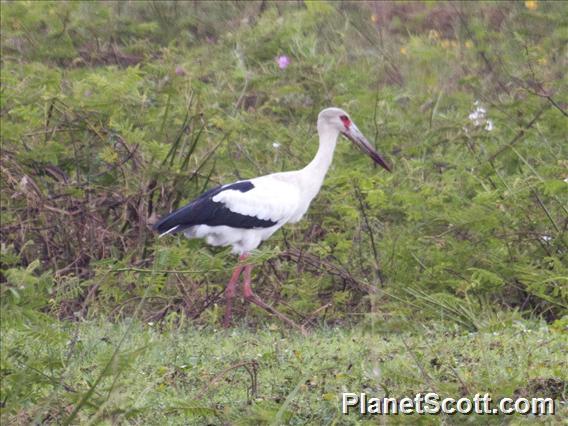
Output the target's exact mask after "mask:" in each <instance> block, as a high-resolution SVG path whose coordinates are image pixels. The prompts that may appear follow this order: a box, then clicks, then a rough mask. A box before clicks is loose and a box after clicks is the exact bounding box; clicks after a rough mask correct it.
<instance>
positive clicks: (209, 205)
mask: <svg viewBox="0 0 568 426" xmlns="http://www.w3.org/2000/svg"><path fill="white" fill-rule="evenodd" d="M253 188H254V185H253V184H252V182H250V181H243V182H236V183H233V184H231V185H226V186H219V187H217V188H213V189H210V190H209V191H207V192H205V193H203V194H202V195H201V196H200V197H199V198H196V199H195V200H193V201H192V202H191V203H189V204H188V205H186V206H185V207H182V208H180V209H177V210H175V211H174V212H172V213H170V214H169V215H167V216H166V217H164V218H162V219H161V220H160V221H159V222H158V223H156V224H155V225H154V229H155V230H156V231H158V232H159V233H160V234H163V233H164V232H168V231H169V230H170V229H172V228H174V227H176V226H178V228H177V229H176V230H175V231H173V232H172V233H174V234H175V233H177V232H182V231H183V230H184V229H187V228H189V227H190V226H195V225H209V226H220V225H225V226H230V227H232V228H245V229H252V228H270V227H271V226H274V225H276V223H277V222H273V221H271V220H264V219H259V218H257V217H254V216H247V215H243V214H239V213H235V212H232V211H231V210H229V209H228V208H227V207H225V205H224V204H223V203H216V202H215V201H213V197H215V195H217V194H219V193H220V192H223V191H227V190H229V189H232V190H237V191H241V192H248V191H250V190H251V189H253Z"/></svg>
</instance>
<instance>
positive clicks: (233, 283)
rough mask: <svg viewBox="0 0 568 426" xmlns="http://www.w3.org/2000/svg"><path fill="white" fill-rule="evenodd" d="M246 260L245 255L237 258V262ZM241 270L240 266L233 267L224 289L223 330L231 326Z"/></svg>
mask: <svg viewBox="0 0 568 426" xmlns="http://www.w3.org/2000/svg"><path fill="white" fill-rule="evenodd" d="M246 258H247V255H246V254H243V255H241V256H240V257H239V261H242V260H245V259H246ZM242 270H243V267H242V266H241V265H240V264H239V265H237V266H236V267H235V269H234V270H233V275H231V279H230V280H229V283H228V284H227V288H226V289H225V299H226V302H227V304H226V305H225V318H224V319H223V327H225V328H229V327H230V326H231V321H232V319H233V300H234V298H235V295H236V294H237V281H238V280H239V276H240V275H241V271H242Z"/></svg>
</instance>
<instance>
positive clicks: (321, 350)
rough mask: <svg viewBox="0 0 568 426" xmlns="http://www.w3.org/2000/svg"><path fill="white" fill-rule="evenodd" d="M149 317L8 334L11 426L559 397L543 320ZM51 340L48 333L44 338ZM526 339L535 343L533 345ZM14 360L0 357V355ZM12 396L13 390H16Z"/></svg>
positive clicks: (321, 418) (255, 418)
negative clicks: (372, 322)
mask: <svg viewBox="0 0 568 426" xmlns="http://www.w3.org/2000/svg"><path fill="white" fill-rule="evenodd" d="M157 327H158V326H157V325H156V324H145V325H141V324H139V323H131V324H127V323H122V324H116V325H112V324H109V323H106V322H87V323H79V324H61V325H59V326H57V327H55V328H53V329H52V330H51V333H50V335H49V336H46V335H45V334H42V333H44V332H43V331H42V332H40V334H36V333H35V330H33V329H30V330H26V331H9V332H7V333H6V334H5V336H4V338H6V339H9V341H10V342H11V345H10V349H9V350H8V351H7V352H8V353H3V355H2V361H3V363H4V368H5V369H6V370H5V371H9V372H10V375H9V376H8V377H7V378H5V380H6V382H5V383H4V387H5V389H6V391H7V394H8V395H10V398H9V400H8V401H6V402H7V404H8V406H9V407H10V410H9V412H8V413H6V412H5V413H4V417H3V418H4V419H5V420H6V421H7V423H10V424H12V423H18V424H25V423H29V422H31V421H36V422H37V421H50V422H56V423H60V422H62V421H69V420H70V417H72V418H74V420H73V422H74V423H77V422H79V423H91V424H93V423H94V424H101V423H102V424H120V423H124V422H128V423H134V424H188V423H190V424H204V423H206V422H210V423H211V424H227V423H229V424H243V425H244V424H246V425H256V424H284V423H286V424H306V423H308V424H367V423H370V424H374V423H376V422H377V421H378V420H377V419H372V418H364V417H361V416H359V415H358V414H350V415H349V416H347V417H346V416H344V415H343V414H341V399H340V398H341V392H356V393H357V392H367V393H368V394H369V395H372V396H385V395H386V396H394V397H403V396H413V395H414V394H416V393H418V392H427V391H434V392H437V393H439V394H440V395H442V396H451V397H456V398H457V397H461V396H470V397H471V396H473V395H474V394H475V393H485V392H488V393H490V394H491V396H492V398H494V399H499V398H501V397H514V396H524V397H533V396H553V397H554V398H556V399H557V400H558V401H560V400H562V399H563V398H565V395H566V380H568V375H567V371H568V368H567V367H568V365H567V361H566V357H565V353H564V354H563V348H564V349H565V348H566V345H567V343H568V341H567V339H566V336H565V334H563V333H561V332H559V331H554V330H551V329H549V328H548V327H546V325H544V324H542V323H537V322H518V323H515V324H514V326H513V327H510V328H508V329H505V330H503V331H500V332H493V333H463V332H460V331H459V330H457V329H453V330H452V329H448V328H436V327H426V326H425V327H423V328H419V329H417V330H416V332H415V333H405V334H384V333H376V332H373V331H372V330H371V329H368V330H364V329H339V328H335V329H325V330H321V329H320V330H317V331H314V332H313V333H312V334H311V335H310V336H309V337H307V338H305V337H302V336H300V335H297V334H288V333H283V332H282V331H281V330H279V329H278V327H277V326H273V327H272V328H268V329H264V330H260V331H259V332H257V333H252V332H249V331H245V330H243V329H241V328H237V329H234V330H229V331H224V330H211V329H207V330H201V331H198V330H194V329H192V330H184V331H164V330H158V329H157ZM46 339H49V341H50V343H49V344H46ZM527 347H530V348H531V350H530V351H527V350H526V349H527ZM8 357H9V358H10V362H7V358H8ZM16 396H18V398H17V400H16V399H15V397H16ZM559 410H560V411H559V413H558V414H557V415H556V417H555V419H556V420H554V418H552V419H551V418H550V417H549V418H543V419H537V418H535V417H534V416H533V417H532V418H531V417H521V416H515V417H514V418H511V417H507V416H484V417H483V418H480V417H477V418H475V416H450V417H445V418H441V417H440V416H426V417H418V416H397V417H396V418H391V419H390V420H392V421H393V422H395V423H399V422H400V423H407V424H415V423H416V422H420V423H421V424H439V423H440V422H441V421H446V423H448V424H456V423H470V424H471V423H473V424H479V423H480V422H483V423H485V424H503V423H511V422H512V423H513V424H518V423H523V422H529V421H530V422H533V421H542V422H545V423H549V422H551V421H552V422H553V423H554V422H555V421H557V422H560V421H561V418H562V416H565V415H566V414H567V412H566V407H565V406H564V407H563V408H562V407H560V408H559Z"/></svg>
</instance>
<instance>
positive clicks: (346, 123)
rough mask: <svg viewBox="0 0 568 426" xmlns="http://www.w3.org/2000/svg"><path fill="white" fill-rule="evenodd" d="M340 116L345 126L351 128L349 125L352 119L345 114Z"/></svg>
mask: <svg viewBox="0 0 568 426" xmlns="http://www.w3.org/2000/svg"><path fill="white" fill-rule="evenodd" d="M339 118H340V119H341V121H342V122H343V125H344V126H345V128H346V129H348V130H349V127H351V120H349V118H347V116H345V115H342V116H341V117H339Z"/></svg>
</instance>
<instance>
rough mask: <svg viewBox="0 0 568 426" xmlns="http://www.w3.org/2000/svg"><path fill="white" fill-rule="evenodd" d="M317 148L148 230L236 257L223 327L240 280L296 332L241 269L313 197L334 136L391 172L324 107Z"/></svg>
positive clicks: (353, 129)
mask: <svg viewBox="0 0 568 426" xmlns="http://www.w3.org/2000/svg"><path fill="white" fill-rule="evenodd" d="M317 130H318V134H319V149H318V151H317V153H316V156H315V157H314V159H313V160H312V161H311V162H310V163H309V164H308V165H307V166H306V167H304V168H303V169H301V170H296V171H291V172H281V173H273V174H269V175H265V176H260V177H257V178H254V179H247V180H241V181H238V182H234V183H230V184H227V185H222V186H219V187H217V188H213V189H211V190H209V191H207V192H205V193H204V194H202V195H201V196H200V197H198V198H196V199H195V200H193V201H192V202H190V203H189V204H187V205H186V206H185V207H182V208H180V209H178V210H176V211H174V212H172V213H170V214H168V215H167V216H165V217H164V218H162V219H161V220H160V221H159V222H158V223H156V224H155V225H154V229H155V230H157V231H158V232H159V233H160V237H163V236H165V235H168V234H177V233H183V234H184V235H185V236H186V237H188V238H205V240H206V241H207V243H208V244H210V245H213V246H231V247H232V252H233V253H234V254H237V255H239V256H240V257H239V263H238V264H237V266H236V267H235V268H234V270H233V273H232V275H231V278H230V280H229V282H228V284H227V287H226V289H225V298H226V306H225V316H224V320H223V325H224V326H225V327H229V326H230V324H231V321H232V313H233V299H234V298H235V296H236V291H237V282H238V280H239V277H240V276H241V274H242V275H243V296H244V298H245V300H247V301H249V302H251V303H254V304H256V305H258V306H260V307H261V308H263V309H264V310H266V311H268V312H269V313H271V314H273V315H275V316H277V317H278V318H280V319H281V320H282V321H284V322H285V323H287V324H289V325H291V326H293V327H296V328H299V329H300V330H301V331H302V332H304V330H303V328H302V327H300V326H298V325H297V324H296V323H295V322H294V321H292V320H291V319H290V318H288V317H287V316H286V315H284V314H282V313H280V312H278V311H277V310H276V309H274V308H273V307H272V306H270V305H268V304H267V303H265V302H264V301H263V300H262V299H261V298H260V297H258V296H257V295H256V294H255V293H254V292H253V291H252V287H251V271H252V267H253V265H251V264H246V259H247V256H248V255H249V253H250V252H251V250H254V249H256V248H257V247H258V246H259V245H260V243H261V242H262V241H264V240H266V239H268V238H269V237H270V236H271V235H272V234H274V233H275V232H276V231H277V230H278V229H280V228H281V227H282V226H284V225H285V224H287V223H295V222H298V221H299V220H300V219H301V218H302V216H304V214H305V213H306V211H307V210H308V207H309V206H310V203H311V202H312V200H313V199H314V197H315V196H316V195H317V194H318V192H319V190H320V188H321V186H322V183H323V179H324V177H325V175H326V173H327V170H328V169H329V166H330V165H331V161H332V159H333V152H334V150H335V146H336V144H337V139H338V137H339V135H340V134H341V135H343V136H345V137H346V138H347V139H349V140H351V141H352V142H353V143H354V144H355V145H357V146H358V147H359V148H360V149H361V150H362V151H363V152H364V153H366V154H367V155H369V156H370V157H371V158H372V159H373V160H374V161H375V162H376V163H377V164H379V165H381V166H382V167H383V168H385V169H386V170H387V171H389V172H390V171H391V169H390V167H389V166H388V164H387V163H386V162H385V161H384V160H383V159H382V158H381V156H380V155H379V154H378V153H377V151H376V150H375V149H374V148H373V146H372V145H371V144H370V143H369V141H368V140H367V139H366V138H365V136H363V134H362V133H361V132H360V131H359V129H358V128H357V126H356V125H355V123H353V121H352V120H351V119H350V118H349V115H348V114H347V113H346V112H345V111H343V110H342V109H339V108H326V109H324V110H322V111H321V112H320V113H319V115H318V121H317Z"/></svg>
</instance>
